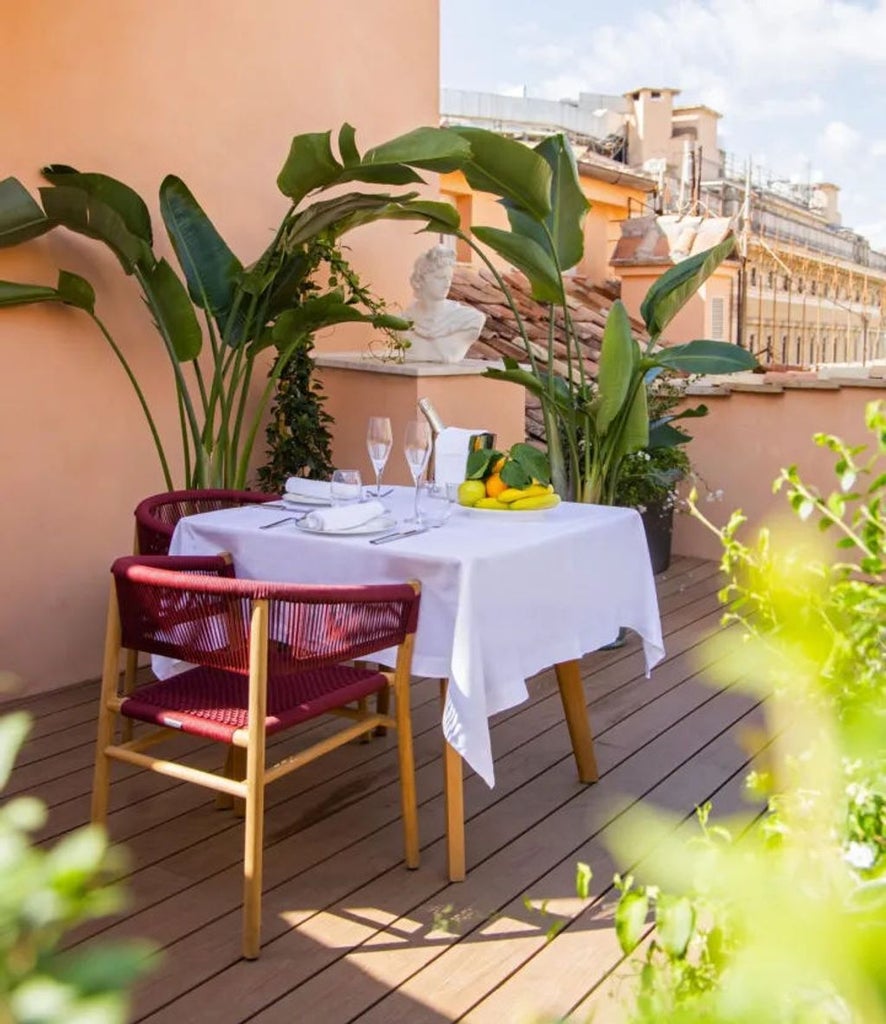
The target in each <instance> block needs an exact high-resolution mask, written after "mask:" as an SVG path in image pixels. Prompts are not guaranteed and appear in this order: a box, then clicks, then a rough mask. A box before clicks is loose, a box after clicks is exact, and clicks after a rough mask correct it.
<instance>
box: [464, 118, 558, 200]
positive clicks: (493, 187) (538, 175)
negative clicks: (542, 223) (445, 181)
mask: <svg viewBox="0 0 886 1024" xmlns="http://www.w3.org/2000/svg"><path fill="white" fill-rule="evenodd" d="M448 130H449V131H452V132H455V133H456V134H457V135H460V136H461V137H462V138H463V139H465V140H466V141H467V142H468V143H469V144H470V147H471V157H470V159H469V160H468V161H467V163H466V164H465V165H464V167H463V168H462V170H463V171H464V175H465V177H466V178H467V180H468V183H469V184H470V186H471V187H472V188H475V189H477V190H479V191H480V192H491V193H492V194H493V195H496V196H501V197H502V198H503V199H508V200H510V201H511V202H512V203H513V204H514V206H516V207H517V208H518V209H521V210H526V212H527V213H530V214H532V215H533V216H534V217H537V218H538V219H544V218H545V217H547V215H548V214H549V213H550V211H551V168H550V167H549V166H548V164H547V162H546V161H545V159H544V158H543V157H542V156H540V155H539V154H538V153H536V152H535V151H534V150H532V149H530V148H529V147H528V146H524V145H523V144H522V143H521V142H515V141H514V140H513V139H507V138H505V137H504V136H502V135H497V134H496V133H495V132H490V131H486V130H485V129H483V128H451V129H448Z"/></svg>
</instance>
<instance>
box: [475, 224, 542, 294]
mask: <svg viewBox="0 0 886 1024" xmlns="http://www.w3.org/2000/svg"><path fill="white" fill-rule="evenodd" d="M472 234H473V236H474V238H476V239H477V241H478V242H482V243H483V244H484V245H488V246H489V248H490V249H492V250H494V251H495V252H497V253H498V254H499V256H503V257H504V258H505V259H506V260H507V261H508V262H509V263H512V264H513V265H514V266H515V267H516V268H517V269H518V270H522V271H523V273H524V274H525V275H526V277H527V278H528V279H529V283H530V285H531V286H532V297H533V299H535V300H536V301H537V302H559V301H560V296H561V288H562V283H561V280H560V274H559V272H558V270H557V265H556V264H555V263H554V261H553V259H552V258H551V256H550V254H549V253H547V252H545V250H544V249H543V248H542V247H541V246H540V245H539V244H538V242H536V241H535V240H534V239H532V238H526V237H525V236H523V235H517V234H514V232H512V231H503V230H502V229H501V228H489V227H475V228H473V229H472Z"/></svg>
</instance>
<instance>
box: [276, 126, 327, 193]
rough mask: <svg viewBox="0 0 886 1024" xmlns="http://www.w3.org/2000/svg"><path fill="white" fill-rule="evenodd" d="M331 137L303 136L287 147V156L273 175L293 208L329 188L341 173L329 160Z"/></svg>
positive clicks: (310, 134)
mask: <svg viewBox="0 0 886 1024" xmlns="http://www.w3.org/2000/svg"><path fill="white" fill-rule="evenodd" d="M331 136H332V133H331V132H306V133H304V134H303V135H296V136H295V138H293V140H292V142H291V143H290V146H289V155H288V156H287V157H286V161H285V163H284V164H283V169H282V170H281V171H280V173H279V174H278V175H277V188H279V189H280V191H281V192H282V193H283V195H284V196H288V197H289V198H290V199H291V200H292V205H293V206H298V204H299V203H300V202H301V201H302V199H304V197H305V196H306V195H307V194H308V193H309V192H313V191H314V189H318V188H323V187H324V186H326V185H331V184H333V182H335V181H337V180H338V176H339V175H340V174H341V172H342V171H343V170H344V168H343V167H342V165H341V164H340V163H339V162H338V160H336V159H335V157H334V156H333V153H332V145H331V142H330V139H331Z"/></svg>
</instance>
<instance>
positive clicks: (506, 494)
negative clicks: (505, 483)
mask: <svg viewBox="0 0 886 1024" xmlns="http://www.w3.org/2000/svg"><path fill="white" fill-rule="evenodd" d="M547 493H548V489H547V487H545V486H544V485H543V484H532V485H531V486H530V487H508V489H507V490H505V491H502V492H501V494H499V496H498V500H499V501H503V502H504V503H505V504H506V505H510V504H511V502H512V501H520V500H521V499H522V498H535V497H537V496H538V495H540V494H547Z"/></svg>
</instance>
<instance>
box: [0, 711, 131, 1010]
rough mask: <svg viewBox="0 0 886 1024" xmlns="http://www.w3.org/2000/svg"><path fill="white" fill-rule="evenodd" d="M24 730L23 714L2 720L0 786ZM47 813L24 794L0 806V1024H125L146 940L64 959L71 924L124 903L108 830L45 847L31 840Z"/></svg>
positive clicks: (82, 833) (85, 831)
mask: <svg viewBox="0 0 886 1024" xmlns="http://www.w3.org/2000/svg"><path fill="white" fill-rule="evenodd" d="M29 728H30V719H29V717H28V715H26V714H24V713H22V712H19V713H15V714H10V715H6V716H5V717H3V718H0V789H3V788H5V786H6V783H7V781H8V779H9V775H10V773H11V771H12V766H13V763H14V761H15V758H16V756H17V755H18V751H19V749H20V747H21V744H22V742H23V740H24V738H25V736H26V735H27V732H28V730H29ZM45 821H46V807H45V805H44V804H43V803H42V802H41V801H40V800H37V799H36V798H34V797H30V796H20V797H15V798H14V799H11V800H9V801H7V802H6V803H5V804H3V806H2V807H0V954H2V958H0V1024H13V1022H15V1024H123V1022H124V1021H125V1020H126V1019H127V1017H128V1007H129V997H128V990H129V987H130V986H131V984H132V982H133V981H134V980H135V979H136V978H137V977H138V975H140V974H141V973H143V971H145V970H146V969H147V967H148V965H149V962H150V953H151V951H150V948H149V947H148V946H147V945H146V944H144V943H136V942H131V943H124V944H120V943H115V944H114V945H113V946H111V945H105V946H102V945H95V944H90V945H89V946H88V947H87V948H85V949H84V950H82V951H75V952H69V953H65V952H60V951H59V945H60V943H61V941H62V939H63V938H64V936H65V933H66V932H68V931H69V930H70V929H71V928H73V927H74V926H75V925H77V924H80V923H82V922H84V921H87V920H90V919H92V918H96V917H103V916H104V915H106V914H110V913H113V912H115V911H117V910H119V909H120V907H121V906H122V903H123V900H122V890H121V888H120V886H119V885H118V884H115V882H114V879H115V877H116V876H117V875H118V873H119V870H120V866H121V862H120V855H119V853H118V852H117V851H116V850H111V849H109V848H108V841H107V838H106V837H105V834H104V831H103V830H102V829H100V828H97V827H94V826H91V825H90V826H87V827H85V828H81V829H78V830H77V831H76V832H71V833H69V834H68V835H66V836H64V837H63V838H62V839H60V840H59V841H58V842H57V843H56V844H55V846H53V847H52V848H51V849H43V848H40V847H36V846H34V845H33V844H32V842H31V839H30V836H31V834H32V833H33V832H35V831H36V830H37V829H39V828H41V827H42V826H43V824H44V823H45Z"/></svg>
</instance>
